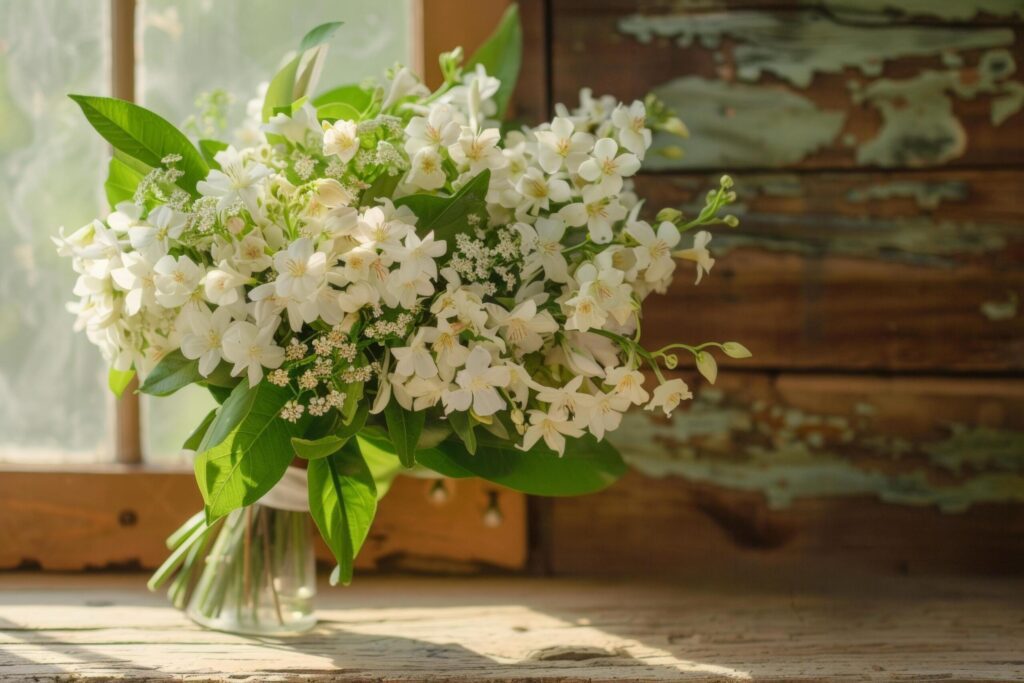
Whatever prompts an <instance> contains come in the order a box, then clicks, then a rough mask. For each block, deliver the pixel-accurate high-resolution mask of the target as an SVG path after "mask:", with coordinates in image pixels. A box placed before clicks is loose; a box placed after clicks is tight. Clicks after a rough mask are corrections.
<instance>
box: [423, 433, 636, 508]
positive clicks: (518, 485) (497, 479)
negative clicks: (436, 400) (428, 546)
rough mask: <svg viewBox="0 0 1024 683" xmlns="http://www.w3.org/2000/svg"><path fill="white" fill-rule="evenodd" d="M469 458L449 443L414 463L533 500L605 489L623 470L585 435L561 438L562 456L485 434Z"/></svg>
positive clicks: (614, 455) (602, 444)
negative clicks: (483, 481) (563, 441)
mask: <svg viewBox="0 0 1024 683" xmlns="http://www.w3.org/2000/svg"><path fill="white" fill-rule="evenodd" d="M478 441H479V444H478V447H477V452H476V454H475V455H471V454H470V453H469V451H467V450H466V449H465V447H463V445H462V444H460V443H459V442H457V441H454V440H451V439H449V440H448V441H445V442H444V443H442V444H441V445H440V446H438V447H437V448H433V449H430V450H428V451H420V452H419V453H417V454H416V460H417V462H419V463H420V464H421V465H423V466H424V467H427V468H429V469H432V470H434V471H435V472H438V473H440V474H444V475H445V476H459V474H458V472H460V471H464V472H469V473H471V474H472V475H474V476H477V477H480V478H481V479H486V480H488V481H492V482H494V483H496V484H501V485H502V486H507V487H508V488H510V489H515V490H517V491H522V492H523V493H529V494H533V495H538V496H577V495H581V494H584V493H594V492H595V491H600V490H601V489H603V488H606V487H608V486H610V485H611V484H612V483H613V482H615V480H617V479H618V478H619V477H621V476H622V475H623V474H624V473H625V471H626V464H625V463H624V462H623V461H622V458H621V457H620V456H619V453H618V451H616V450H615V449H614V448H613V447H612V446H611V445H610V444H609V443H608V442H607V441H598V440H597V439H595V438H594V437H593V436H591V435H589V434H588V435H586V436H584V437H583V438H581V439H567V440H566V447H565V455H563V456H561V457H560V456H559V455H558V454H557V453H555V452H554V451H552V450H550V449H549V448H546V447H545V446H543V445H540V444H538V445H537V446H536V447H534V448H532V449H530V450H529V451H521V450H519V449H518V448H516V447H515V446H514V445H512V444H510V443H507V442H503V441H499V440H497V439H495V438H494V437H492V436H490V435H489V434H482V435H479V437H478Z"/></svg>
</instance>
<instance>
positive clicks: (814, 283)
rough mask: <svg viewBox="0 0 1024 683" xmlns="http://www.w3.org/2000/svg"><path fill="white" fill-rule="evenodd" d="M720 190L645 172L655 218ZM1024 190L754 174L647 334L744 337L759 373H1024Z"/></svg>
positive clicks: (690, 338)
mask: <svg viewBox="0 0 1024 683" xmlns="http://www.w3.org/2000/svg"><path fill="white" fill-rule="evenodd" d="M713 186H717V176H696V175H646V176H641V177H640V178H638V180H637V188H638V193H639V194H640V196H643V197H645V198H647V201H648V206H650V207H651V209H650V211H651V212H653V211H655V210H657V209H658V208H660V207H663V206H676V207H681V208H682V209H684V211H685V212H686V213H688V214H690V215H693V214H694V213H695V209H696V208H697V207H698V205H699V204H701V202H702V199H701V198H702V197H703V196H704V194H705V193H706V192H707V190H708V189H709V188H711V187H713ZM1020 187H1024V172H1021V171H1017V170H1003V171H998V172H996V171H953V170H945V171H928V172H916V173H901V174H898V175H891V174H880V173H815V174H800V175H795V174H785V175H782V174H751V175H739V176H737V177H736V189H737V192H738V194H739V195H740V205H739V207H738V209H737V211H736V213H737V214H738V215H739V217H740V227H739V228H737V229H729V228H725V227H722V226H719V227H717V228H715V229H713V231H712V234H713V235H714V237H713V239H712V242H711V245H710V248H711V251H712V254H713V255H714V256H715V257H716V259H717V263H716V266H715V268H714V270H712V272H711V275H710V276H709V277H706V278H705V279H704V280H703V281H702V282H701V284H700V285H699V286H694V285H693V281H692V280H691V279H690V275H689V273H690V272H692V265H691V264H688V263H682V264H680V267H679V268H680V269H679V271H677V273H678V274H677V276H676V280H675V282H674V283H673V285H672V287H671V289H670V292H669V294H668V296H667V297H663V298H654V299H651V300H649V303H648V305H646V306H645V309H644V313H645V316H646V320H645V325H646V329H645V339H647V341H648V342H649V343H650V344H653V345H659V344H665V343H670V342H674V341H679V340H680V336H681V337H682V340H684V341H687V342H689V343H695V342H700V341H705V340H715V341H727V340H736V341H742V342H743V343H744V344H746V345H747V346H748V347H749V348H750V349H751V350H752V351H753V352H754V357H753V358H752V359H749V360H747V361H744V363H743V365H744V367H761V368H771V369H785V368H817V369H820V368H843V369H848V370H849V369H857V370H871V371H882V370H884V371H893V370H898V371H933V372H941V373H947V372H971V371H985V372H998V371H1007V370H1009V371H1017V372H1019V371H1020V370H1022V369H1024V316H1021V315H1020V312H1019V306H1018V304H1017V303H1015V302H1019V300H1020V298H1021V297H1022V296H1024V210H1022V204H1021V203H1020V202H1019V201H1017V195H1018V192H1019V188H1020ZM689 239H690V238H689V237H684V243H685V242H688V241H689ZM1001 304H1002V305H1001ZM680 320H682V321H683V322H682V323H681V322H680Z"/></svg>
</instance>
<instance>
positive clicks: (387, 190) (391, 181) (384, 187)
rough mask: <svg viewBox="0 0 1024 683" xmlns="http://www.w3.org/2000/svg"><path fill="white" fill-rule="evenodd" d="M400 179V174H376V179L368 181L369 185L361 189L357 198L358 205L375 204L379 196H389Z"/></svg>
mask: <svg viewBox="0 0 1024 683" xmlns="http://www.w3.org/2000/svg"><path fill="white" fill-rule="evenodd" d="M401 180H402V174H401V173H396V174H395V175H388V174H387V173H386V172H385V173H381V174H380V175H379V176H377V179H376V180H374V181H373V182H372V183H370V186H369V187H368V188H366V189H365V190H363V194H362V196H361V197H360V198H359V206H361V207H362V206H375V205H376V204H377V199H378V198H380V197H389V198H390V197H391V195H392V194H394V192H395V188H396V187H398V183H399V182H401Z"/></svg>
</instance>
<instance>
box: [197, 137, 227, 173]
mask: <svg viewBox="0 0 1024 683" xmlns="http://www.w3.org/2000/svg"><path fill="white" fill-rule="evenodd" d="M227 148H228V143H226V142H221V141H220V140H210V139H208V138H204V139H202V140H200V141H199V152H200V153H201V154H202V155H203V158H204V159H206V163H208V164H209V165H210V168H216V169H217V170H220V164H218V163H217V160H216V159H215V158H214V157H216V156H217V152H220V151H221V150H225V149H227Z"/></svg>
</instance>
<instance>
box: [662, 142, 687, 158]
mask: <svg viewBox="0 0 1024 683" xmlns="http://www.w3.org/2000/svg"><path fill="white" fill-rule="evenodd" d="M658 152H659V153H660V154H661V156H663V157H665V158H666V159H672V160H676V159H682V158H683V148H682V147H679V146H678V145H665V146H664V147H662V148H661V149H659V150H658Z"/></svg>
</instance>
